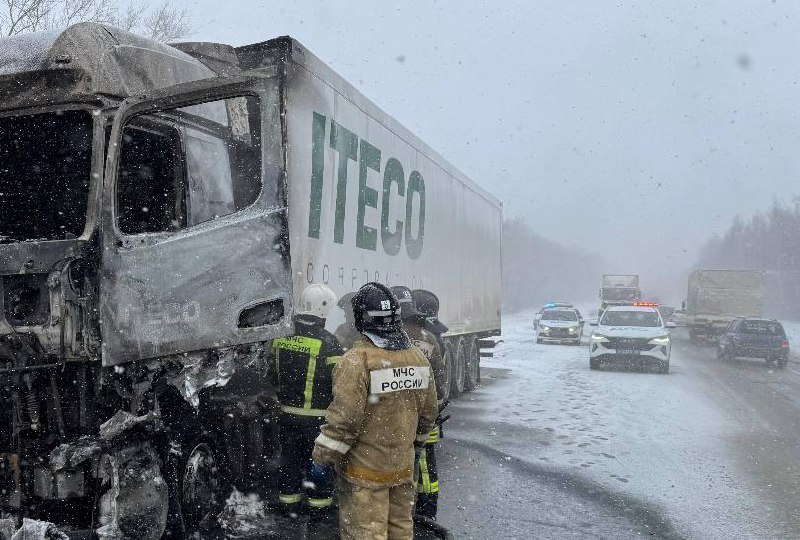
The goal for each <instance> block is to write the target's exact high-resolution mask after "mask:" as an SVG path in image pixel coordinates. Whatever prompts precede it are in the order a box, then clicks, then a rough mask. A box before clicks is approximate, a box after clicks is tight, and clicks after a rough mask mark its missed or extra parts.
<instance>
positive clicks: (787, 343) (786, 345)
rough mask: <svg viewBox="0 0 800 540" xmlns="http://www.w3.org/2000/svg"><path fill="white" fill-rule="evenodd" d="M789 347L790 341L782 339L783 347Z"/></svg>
mask: <svg viewBox="0 0 800 540" xmlns="http://www.w3.org/2000/svg"><path fill="white" fill-rule="evenodd" d="M788 348H789V342H788V341H786V340H785V339H784V340H783V341H781V349H788Z"/></svg>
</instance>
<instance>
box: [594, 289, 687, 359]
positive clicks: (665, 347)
mask: <svg viewBox="0 0 800 540" xmlns="http://www.w3.org/2000/svg"><path fill="white" fill-rule="evenodd" d="M592 326H596V327H597V328H596V329H595V330H594V331H593V332H592V335H591V337H590V339H589V367H590V368H592V369H597V368H599V367H600V364H601V363H602V362H614V361H619V362H627V363H630V364H638V365H644V364H655V365H656V366H657V367H658V369H659V371H660V372H661V373H669V355H670V351H671V349H672V343H671V340H670V336H669V329H670V328H675V323H671V322H670V323H666V324H664V320H663V319H662V318H661V315H660V314H659V312H658V310H656V309H655V307H650V306H637V305H632V306H614V307H609V308H608V309H606V311H605V312H604V313H603V316H602V318H601V319H600V320H599V321H598V322H597V323H592Z"/></svg>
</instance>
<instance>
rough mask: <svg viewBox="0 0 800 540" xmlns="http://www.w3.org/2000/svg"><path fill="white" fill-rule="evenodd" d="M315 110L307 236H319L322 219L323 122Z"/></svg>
mask: <svg viewBox="0 0 800 540" xmlns="http://www.w3.org/2000/svg"><path fill="white" fill-rule="evenodd" d="M326 120H327V119H326V118H325V116H324V115H321V114H319V113H317V112H315V113H314V117H313V119H312V121H311V198H310V201H309V205H310V206H309V209H308V236H309V237H310V238H319V227H320V221H321V219H322V185H323V181H324V175H325V122H326Z"/></svg>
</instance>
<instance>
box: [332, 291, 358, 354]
mask: <svg viewBox="0 0 800 540" xmlns="http://www.w3.org/2000/svg"><path fill="white" fill-rule="evenodd" d="M354 294H355V293H351V292H350V293H347V294H345V295H344V296H342V297H341V298H340V299H339V301H338V302H336V305H337V306H339V308H341V310H342V311H344V322H343V323H342V324H340V325H339V326H338V327H337V328H336V331H335V332H334V333H333V334H334V335H335V336H336V339H338V340H339V345H341V346H342V349H344V350H345V351H347V350H349V349H350V348H352V347H353V345H354V344H355V342H356V341H358V340H359V339H361V334H360V333H359V332H358V330H356V327H355V324H354V322H353V305H352V303H351V302H352V300H353V295H354Z"/></svg>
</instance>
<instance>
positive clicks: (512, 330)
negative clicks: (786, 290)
mask: <svg viewBox="0 0 800 540" xmlns="http://www.w3.org/2000/svg"><path fill="white" fill-rule="evenodd" d="M584 315H585V316H586V319H587V327H586V329H585V334H587V335H588V333H589V332H590V330H591V327H589V326H588V322H589V321H590V320H592V319H593V317H592V316H591V315H590V313H589V312H584ZM532 317H533V311H531V312H526V313H520V314H514V315H508V316H506V317H505V318H504V320H503V327H504V332H503V340H504V342H503V343H502V344H501V345H500V346H499V347H498V349H497V350H496V353H495V357H494V359H492V360H489V361H486V362H485V363H484V365H485V366H486V367H499V368H504V369H509V370H511V372H510V374H508V378H507V380H504V381H503V382H502V384H495V385H487V386H486V388H484V389H481V390H480V391H479V392H481V393H482V394H483V395H482V396H481V397H480V399H476V400H475V407H482V408H483V410H482V412H481V414H482V416H483V417H484V418H485V419H486V420H487V421H488V422H490V423H491V424H493V425H496V426H498V429H497V430H496V431H497V432H495V431H492V433H490V436H491V437H493V440H492V444H493V445H494V446H496V447H498V448H502V449H504V450H505V451H507V452H508V453H509V454H511V455H514V456H515V457H518V458H520V459H525V460H529V461H535V462H538V463H539V464H546V465H548V466H552V467H554V468H558V469H562V470H563V469H569V470H571V471H572V472H574V473H575V474H578V475H581V476H583V477H586V478H588V479H590V480H592V481H594V482H597V483H599V484H601V485H604V486H606V487H607V488H608V489H611V490H613V491H617V492H623V493H630V494H632V495H634V496H636V497H637V498H639V499H642V500H647V501H650V502H651V503H654V504H656V505H657V506H659V507H661V508H662V509H664V511H665V512H666V514H667V515H668V516H669V517H670V518H671V519H673V520H674V522H675V525H676V527H677V528H678V529H679V530H680V531H682V532H683V533H685V534H686V536H689V537H697V538H699V537H702V538H727V537H733V536H736V537H754V538H755V537H760V536H761V537H763V534H764V533H765V531H770V530H771V529H770V523H768V518H766V516H765V514H764V511H763V508H760V507H759V501H757V500H754V498H753V496H752V494H753V493H754V492H756V489H755V488H754V486H751V485H749V482H750V479H749V478H748V477H745V475H744V473H742V472H740V471H738V470H737V467H736V456H735V455H734V453H733V451H732V449H731V448H730V446H729V441H730V440H731V438H732V437H734V436H735V435H736V433H737V432H738V430H739V426H738V424H737V423H736V420H735V419H733V418H731V417H730V416H729V415H728V413H727V412H726V411H724V410H721V409H720V408H719V405H718V404H717V403H715V402H714V401H712V400H711V399H710V398H709V397H708V396H706V395H705V394H704V389H703V387H702V386H701V384H700V383H699V382H697V381H696V380H694V378H693V377H692V376H691V374H690V373H689V372H688V370H687V369H684V365H683V363H682V361H681V358H680V356H679V355H677V354H675V352H673V359H672V372H671V374H670V375H668V376H663V375H657V374H651V373H638V372H627V371H609V370H604V371H600V372H594V371H590V370H589V366H588V351H587V350H586V346H585V345H584V346H581V347H570V346H558V345H537V344H536V343H535V335H534V333H533V331H532V329H531V320H532ZM796 343H797V344H798V347H800V340H798V341H797V342H796ZM484 393H485V394H484ZM487 404H488V405H487ZM501 425H505V426H507V427H510V428H512V429H525V430H527V431H529V432H534V433H535V437H533V438H531V437H520V438H518V439H517V438H515V439H510V440H495V439H494V438H495V437H499V435H498V432H500V431H508V430H501V429H499V427H500V426H501ZM531 440H534V441H535V442H534V443H533V444H531ZM711 522H713V523H714V524H715V526H714V528H713V529H710V528H709V524H710V523H711Z"/></svg>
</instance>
